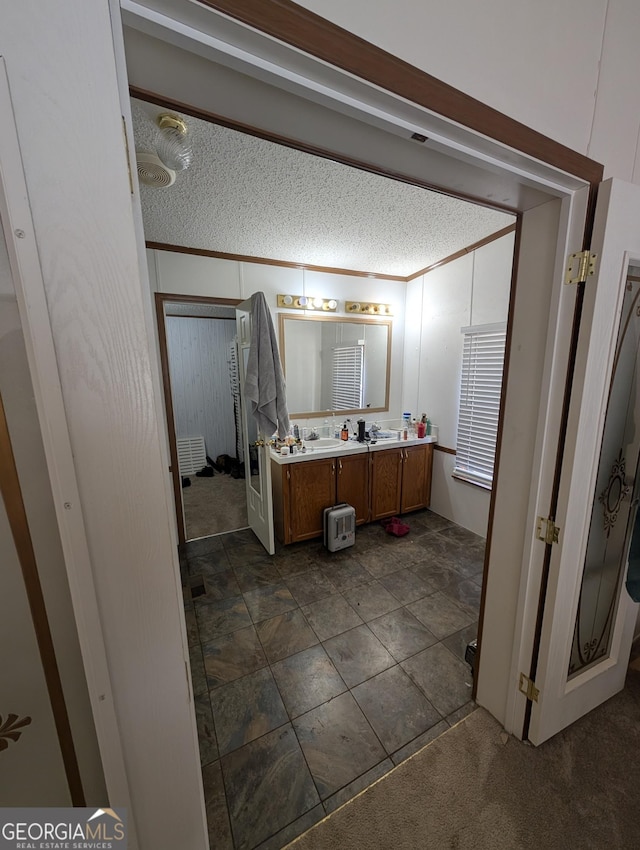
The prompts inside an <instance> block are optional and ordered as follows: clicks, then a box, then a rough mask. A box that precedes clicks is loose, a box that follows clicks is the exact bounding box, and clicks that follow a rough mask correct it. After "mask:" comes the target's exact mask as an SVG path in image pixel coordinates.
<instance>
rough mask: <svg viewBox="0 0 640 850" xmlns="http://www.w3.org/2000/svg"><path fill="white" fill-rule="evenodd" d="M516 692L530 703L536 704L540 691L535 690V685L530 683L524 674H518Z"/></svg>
mask: <svg viewBox="0 0 640 850" xmlns="http://www.w3.org/2000/svg"><path fill="white" fill-rule="evenodd" d="M518 690H519V691H520V692H521V693H523V694H524V695H525V696H526V698H527V699H530V700H531V701H532V702H538V697H539V696H540V691H539V689H538V688H536V683H535V682H532V681H531V679H530V678H529V677H528V676H525V675H524V673H520V682H519V683H518Z"/></svg>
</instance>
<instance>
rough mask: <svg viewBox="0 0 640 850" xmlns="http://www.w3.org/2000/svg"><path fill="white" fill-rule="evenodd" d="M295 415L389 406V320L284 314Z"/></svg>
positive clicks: (283, 349)
mask: <svg viewBox="0 0 640 850" xmlns="http://www.w3.org/2000/svg"><path fill="white" fill-rule="evenodd" d="M280 355H281V357H282V361H283V368H284V373H285V377H286V381H287V405H288V407H289V414H290V415H291V416H321V415H323V414H326V412H327V411H328V410H336V411H341V412H344V413H359V412H362V411H365V410H369V411H372V412H373V411H380V410H388V407H389V370H390V364H391V322H390V321H380V320H378V319H373V318H365V317H362V318H355V317H354V318H349V319H340V318H338V317H336V316H292V315H289V314H288V313H280Z"/></svg>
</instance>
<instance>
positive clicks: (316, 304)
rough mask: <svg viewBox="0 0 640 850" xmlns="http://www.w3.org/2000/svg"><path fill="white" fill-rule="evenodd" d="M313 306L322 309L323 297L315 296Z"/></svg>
mask: <svg viewBox="0 0 640 850" xmlns="http://www.w3.org/2000/svg"><path fill="white" fill-rule="evenodd" d="M313 306H314V307H315V308H316V310H320V309H321V308H322V298H314V299H313Z"/></svg>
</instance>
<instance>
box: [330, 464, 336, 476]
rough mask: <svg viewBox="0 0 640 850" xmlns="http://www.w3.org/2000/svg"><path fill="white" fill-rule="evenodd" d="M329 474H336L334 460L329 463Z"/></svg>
mask: <svg viewBox="0 0 640 850" xmlns="http://www.w3.org/2000/svg"><path fill="white" fill-rule="evenodd" d="M331 474H332V475H335V474H336V462H335V460H334V461H332V462H331Z"/></svg>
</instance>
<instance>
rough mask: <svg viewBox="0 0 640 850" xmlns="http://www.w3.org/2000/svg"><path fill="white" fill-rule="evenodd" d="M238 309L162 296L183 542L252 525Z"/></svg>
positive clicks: (164, 365) (163, 356) (159, 307)
mask: <svg viewBox="0 0 640 850" xmlns="http://www.w3.org/2000/svg"><path fill="white" fill-rule="evenodd" d="M234 304H235V302H234V301H233V300H230V299H215V298H202V299H197V298H194V297H188V296H180V295H165V294H161V293H158V294H157V295H156V317H157V323H158V340H159V344H160V361H161V369H162V379H163V386H164V391H165V410H166V414H167V431H168V438H169V451H170V456H171V471H172V479H173V488H174V501H175V509H176V521H177V527H178V539H179V542H180V543H185V542H188V541H190V540H196V539H199V538H202V537H210V536H213V535H217V534H225V533H228V532H231V531H238V530H239V529H242V528H245V527H246V526H247V504H246V495H245V483H244V477H245V474H246V472H245V469H246V467H245V463H244V457H243V449H242V437H241V418H240V394H239V385H238V372H237V356H236V341H235V340H236V329H235V322H236V315H235V313H236V311H235V308H234ZM248 468H249V470H250V464H249V465H248Z"/></svg>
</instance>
